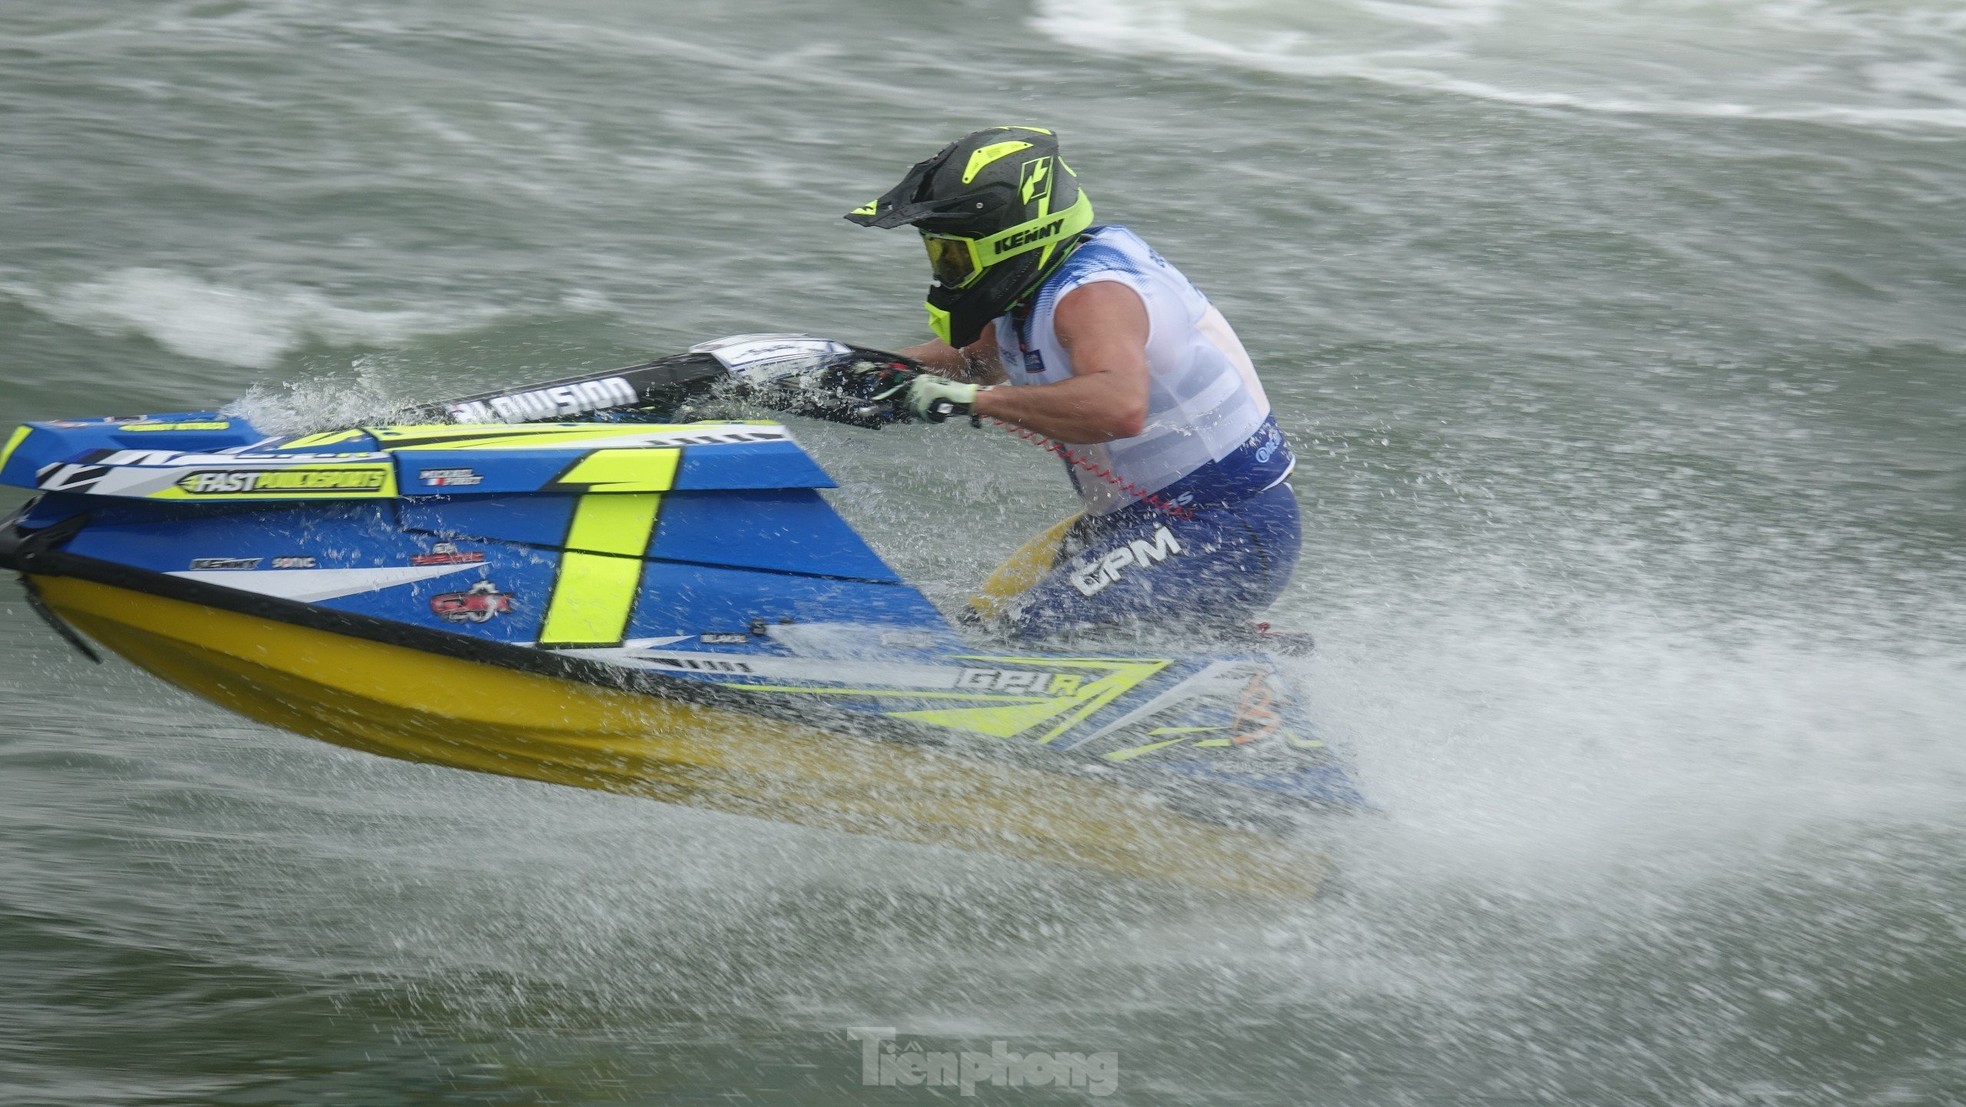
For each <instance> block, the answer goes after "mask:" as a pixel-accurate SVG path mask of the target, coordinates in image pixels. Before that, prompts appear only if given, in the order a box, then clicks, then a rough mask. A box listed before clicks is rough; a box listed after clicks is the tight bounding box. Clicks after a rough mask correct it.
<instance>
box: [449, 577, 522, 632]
mask: <svg viewBox="0 0 1966 1107" xmlns="http://www.w3.org/2000/svg"><path fill="white" fill-rule="evenodd" d="M430 613H431V614H432V615H437V616H440V617H442V618H443V619H445V620H447V621H449V622H453V623H489V622H491V620H492V617H493V616H495V615H509V614H511V613H512V594H511V593H510V592H501V591H499V590H498V585H496V584H493V583H492V582H491V581H488V580H481V581H479V582H478V583H476V584H474V585H472V586H471V587H470V588H467V589H465V590H464V591H462V592H445V593H443V594H442V595H438V596H432V597H430Z"/></svg>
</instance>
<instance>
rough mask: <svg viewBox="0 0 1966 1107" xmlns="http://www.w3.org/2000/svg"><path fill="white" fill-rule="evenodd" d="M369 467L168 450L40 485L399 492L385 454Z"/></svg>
mask: <svg viewBox="0 0 1966 1107" xmlns="http://www.w3.org/2000/svg"><path fill="white" fill-rule="evenodd" d="M350 456H354V457H364V458H374V459H378V460H377V461H375V462H373V463H370V464H346V463H341V462H339V461H338V460H333V455H322V454H314V455H306V454H302V455H272V456H267V455H263V454H184V453H176V452H173V451H169V450H99V451H92V452H90V453H86V454H84V455H82V456H81V457H78V458H77V459H75V460H74V461H71V462H68V463H64V464H55V465H48V466H43V467H42V469H41V470H40V472H38V473H37V474H36V478H37V479H36V482H35V484H36V487H38V488H40V489H41V490H42V491H46V492H85V493H88V494H90V495H95V496H129V497H136V498H144V499H153V500H220V499H225V500H319V499H382V498H387V497H393V496H394V495H395V494H396V468H395V466H394V465H393V464H391V463H390V462H389V459H388V455H386V454H356V455H350Z"/></svg>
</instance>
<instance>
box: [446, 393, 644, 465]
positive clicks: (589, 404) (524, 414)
mask: <svg viewBox="0 0 1966 1107" xmlns="http://www.w3.org/2000/svg"><path fill="white" fill-rule="evenodd" d="M640 399H641V397H640V396H639V395H638V394H637V393H636V391H635V386H634V385H632V384H629V383H628V381H627V379H626V378H624V377H602V378H600V379H598V380H591V381H575V382H574V383H572V384H559V385H554V386H552V387H550V388H535V389H532V390H531V391H527V392H510V393H507V394H506V395H503V396H493V397H492V398H491V399H489V400H471V401H468V402H466V403H461V404H446V405H445V407H447V408H448V409H449V410H450V414H451V418H452V419H453V420H455V421H457V422H459V423H533V422H538V421H540V420H542V419H553V418H556V417H558V416H563V415H579V414H581V413H582V412H588V411H606V410H607V409H608V408H611V407H625V406H627V405H629V404H633V403H635V402H637V401H638V400H640ZM471 483H472V484H476V483H477V481H472V482H471Z"/></svg>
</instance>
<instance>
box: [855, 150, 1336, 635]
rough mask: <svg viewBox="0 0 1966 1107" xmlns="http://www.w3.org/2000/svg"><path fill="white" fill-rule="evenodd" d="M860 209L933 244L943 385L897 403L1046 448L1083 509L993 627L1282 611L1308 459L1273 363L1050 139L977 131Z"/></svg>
mask: <svg viewBox="0 0 1966 1107" xmlns="http://www.w3.org/2000/svg"><path fill="white" fill-rule="evenodd" d="M847 218H848V219H850V220H852V221H853V222H855V223H859V224H861V225H863V226H869V227H899V226H904V225H912V226H914V227H915V228H917V229H918V230H919V231H920V232H921V236H922V239H923V241H924V243H925V244H926V245H927V248H928V256H929V263H930V266H931V268H932V271H933V274H934V284H933V285H932V286H931V287H930V289H929V293H928V305H927V306H928V314H929V321H930V326H931V328H932V329H933V330H934V332H935V335H936V337H935V338H934V339H933V340H931V341H928V342H925V343H922V344H920V345H917V346H911V347H909V348H907V349H905V350H902V351H901V352H902V353H903V354H905V355H906V356H908V357H912V358H914V359H916V360H918V361H920V362H923V363H924V364H926V365H927V366H929V367H930V368H931V369H933V370H934V373H933V374H923V375H920V376H918V377H915V378H914V379H913V380H912V381H910V382H909V383H908V384H907V385H906V386H905V389H904V391H903V392H902V393H901V394H900V395H899V396H898V397H897V398H899V399H901V400H902V401H903V402H904V403H905V404H906V405H907V406H908V407H910V408H911V409H913V411H914V413H915V414H916V415H918V416H921V417H927V418H936V417H939V416H940V415H941V414H943V413H945V412H947V411H948V410H949V409H950V408H951V407H952V406H953V407H954V408H955V409H957V410H966V411H968V412H970V413H972V414H973V415H974V416H975V417H977V418H991V419H996V420H1001V421H1003V422H1005V423H1010V424H1014V425H1016V426H1018V427H1023V428H1028V429H1029V430H1030V431H1034V432H1036V433H1038V434H1040V435H1043V436H1044V437H1045V438H1047V439H1049V440H1050V443H1049V444H1050V445H1051V446H1052V448H1053V450H1054V452H1056V453H1058V454H1059V456H1060V457H1062V458H1064V459H1065V462H1066V471H1067V472H1068V473H1069V474H1070V475H1071V478H1072V481H1073V484H1074V486H1075V487H1076V488H1077V490H1078V494H1079V497H1080V499H1081V501H1082V502H1083V505H1084V511H1083V512H1082V513H1080V514H1079V515H1076V516H1074V517H1073V518H1071V519H1068V520H1066V521H1065V522H1063V523H1061V524H1059V525H1058V526H1056V527H1054V528H1052V530H1051V531H1050V532H1048V533H1047V534H1045V535H1042V536H1040V537H1039V538H1038V539H1036V540H1034V541H1033V543H1032V544H1031V545H1029V546H1027V547H1026V548H1025V549H1024V550H1022V551H1019V553H1018V554H1017V555H1016V556H1014V557H1013V558H1012V559H1011V561H1010V562H1009V563H1007V564H1006V565H1005V566H1004V568H1002V569H999V570H998V572H997V574H996V575H995V576H993V577H992V578H991V580H990V582H989V583H988V584H987V585H986V586H985V595H984V596H981V597H978V599H977V600H976V601H973V606H975V607H976V609H977V611H978V613H979V614H981V615H983V616H985V617H988V618H992V619H994V620H997V621H998V622H1000V623H1001V624H1002V625H1003V627H1004V628H1005V629H1006V630H1009V631H1010V632H1012V633H1015V634H1018V635H1021V636H1024V637H1033V638H1035V637H1043V636H1047V635H1051V634H1056V633H1060V632H1069V631H1074V630H1082V629H1087V628H1091V627H1096V626H1102V625H1110V624H1113V623H1117V622H1122V621H1125V620H1128V619H1135V618H1141V617H1148V618H1152V619H1153V620H1154V621H1155V622H1161V621H1163V620H1167V619H1177V620H1181V621H1186V622H1190V623H1195V622H1201V623H1211V624H1217V625H1230V624H1234V623H1238V622H1241V621H1244V620H1246V619H1247V618H1248V617H1249V616H1250V615H1252V614H1254V613H1255V612H1257V611H1260V610H1261V609H1262V608H1264V607H1266V606H1267V605H1269V603H1270V602H1271V601H1273V600H1274V599H1276V597H1277V595H1278V594H1279V593H1280V592H1281V591H1282V590H1283V587H1284V585H1285V584H1286V583H1287V582H1288V581H1289V579H1290V573H1291V570H1292V569H1293V568H1294V567H1295V565H1296V562H1297V552H1298V545H1299V533H1298V515H1297V500H1296V496H1295V495H1294V494H1293V493H1292V492H1291V489H1290V485H1289V484H1288V483H1286V481H1285V478H1286V477H1288V476H1289V474H1290V471H1291V468H1292V467H1293V466H1294V465H1295V460H1294V458H1293V457H1292V455H1291V452H1290V447H1289V445H1288V444H1287V443H1286V442H1285V441H1284V437H1283V434H1282V432H1281V431H1279V430H1278V429H1277V424H1276V420H1275V419H1273V418H1272V417H1271V414H1270V404H1269V400H1268V399H1267V398H1266V397H1265V396H1264V394H1263V385H1262V382H1260V381H1259V380H1257V378H1256V370H1255V367H1254V366H1252V365H1251V364H1250V360H1249V355H1248V354H1247V353H1245V352H1244V350H1243V347H1242V343H1241V342H1240V341H1239V340H1237V338H1236V335H1235V331H1233V330H1232V329H1230V327H1229V324H1228V321H1227V320H1225V319H1224V318H1223V317H1222V314H1221V312H1219V311H1217V310H1216V309H1215V308H1214V307H1213V306H1211V305H1210V304H1209V302H1208V300H1207V298H1206V297H1204V296H1203V295H1202V294H1201V292H1200V291H1199V290H1197V289H1196V288H1195V286H1194V285H1193V284H1191V283H1189V281H1188V279H1187V278H1186V277H1183V276H1182V275H1181V273H1180V272H1179V271H1178V270H1176V269H1175V268H1174V267H1173V266H1171V265H1169V264H1168V263H1167V262H1166V260H1164V259H1163V258H1162V257H1161V256H1160V255H1159V254H1158V253H1156V252H1155V251H1154V250H1153V249H1152V248H1151V247H1149V246H1148V245H1147V244H1146V243H1145V242H1143V241H1141V239H1140V238H1139V236H1137V235H1135V234H1134V233H1133V232H1132V231H1130V230H1127V229H1126V228H1125V227H1122V226H1118V225H1106V226H1096V225H1094V224H1093V221H1092V202H1091V200H1090V199H1088V198H1087V196H1086V194H1085V193H1084V192H1083V191H1082V190H1080V188H1079V186H1078V178H1077V177H1076V176H1074V175H1073V173H1072V171H1071V170H1070V169H1069V168H1067V167H1066V165H1065V163H1064V161H1063V160H1061V159H1060V157H1059V153H1058V140H1057V137H1056V136H1055V135H1054V134H1053V133H1052V132H1050V131H1047V130H1042V129H1039V128H1035V127H991V128H988V129H986V130H982V131H977V132H976V133H974V134H970V135H966V136H964V137H963V138H960V139H958V140H956V141H955V142H953V143H950V144H949V145H948V146H945V147H943V148H942V150H941V151H939V152H938V153H936V154H935V156H933V157H931V158H929V159H928V160H926V161H923V162H920V163H919V164H917V165H915V166H914V168H912V169H910V170H909V171H908V174H907V176H905V177H904V178H902V181H901V183H900V184H898V185H896V186H895V187H894V188H892V189H890V190H888V192H887V193H886V194H885V195H883V196H881V197H880V198H879V199H878V200H875V201H874V202H872V203H870V204H868V205H866V206H865V207H862V208H859V209H858V210H856V211H854V212H852V213H851V214H849V215H848V216H847ZM938 374H939V375H938ZM1005 383H1008V384H1010V385H1012V386H1014V387H994V386H997V385H1002V384H1005Z"/></svg>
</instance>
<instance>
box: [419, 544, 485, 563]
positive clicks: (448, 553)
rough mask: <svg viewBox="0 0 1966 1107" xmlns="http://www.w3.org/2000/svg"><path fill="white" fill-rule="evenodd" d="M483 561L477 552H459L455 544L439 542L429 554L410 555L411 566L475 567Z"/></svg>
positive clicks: (482, 557)
mask: <svg viewBox="0 0 1966 1107" xmlns="http://www.w3.org/2000/svg"><path fill="white" fill-rule="evenodd" d="M484 559H485V555H484V553H483V552H481V551H479V550H460V549H458V548H457V543H455V542H439V543H437V544H436V545H435V546H432V547H430V552H429V553H420V554H412V555H411V556H410V564H411V565H476V564H478V563H479V562H482V561H483V560H484Z"/></svg>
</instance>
